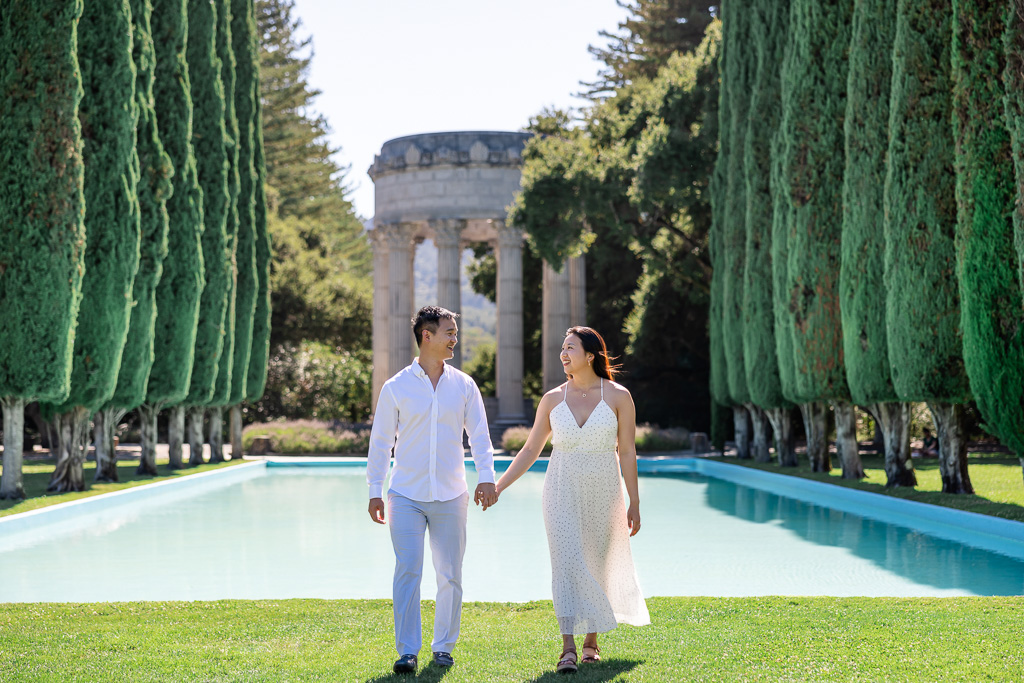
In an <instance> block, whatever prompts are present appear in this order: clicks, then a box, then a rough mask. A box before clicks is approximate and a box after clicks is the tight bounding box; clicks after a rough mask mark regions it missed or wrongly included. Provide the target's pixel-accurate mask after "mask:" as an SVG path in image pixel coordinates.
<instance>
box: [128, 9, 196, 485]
mask: <svg viewBox="0 0 1024 683" xmlns="http://www.w3.org/2000/svg"><path fill="white" fill-rule="evenodd" d="M152 28H153V44H154V47H155V48H156V73H155V78H154V81H153V99H154V102H155V103H156V112H157V116H158V117H159V126H160V140H161V142H162V143H163V146H164V149H165V150H166V151H167V154H168V156H169V157H170V158H171V163H172V165H173V166H174V176H173V178H172V186H173V190H172V194H171V196H170V197H168V198H167V215H168V221H169V222H168V232H167V241H168V251H169V254H172V255H173V256H172V257H170V258H167V259H165V260H164V263H163V274H162V275H161V277H160V282H159V284H158V285H157V290H156V309H157V317H156V324H155V331H154V334H153V342H154V361H153V367H152V368H151V370H150V374H149V384H148V386H147V389H146V402H145V403H144V404H143V405H142V406H141V407H140V409H139V417H140V422H141V424H142V458H141V460H140V462H139V473H140V474H156V418H157V414H158V413H159V411H160V410H161V409H162V408H163V407H164V406H167V405H171V406H175V408H174V409H172V411H171V415H170V419H169V426H168V445H169V447H170V465H171V467H172V468H173V467H180V463H181V436H182V431H183V427H182V422H183V412H182V410H183V409H181V408H178V407H177V405H178V404H180V403H181V401H183V400H184V399H185V396H186V395H187V394H188V390H189V385H190V383H191V378H192V365H193V358H194V354H195V343H196V326H197V322H198V316H199V300H200V294H201V292H202V291H203V287H204V286H205V282H206V280H205V276H204V266H203V253H202V247H201V244H200V235H201V233H202V230H203V194H202V190H201V189H200V188H199V179H198V176H197V174H196V160H195V156H194V155H193V150H192V95H191V85H190V82H189V74H188V66H187V64H186V62H185V44H186V38H185V37H186V34H187V32H188V20H187V18H186V14H185V0H153V15H152Z"/></svg>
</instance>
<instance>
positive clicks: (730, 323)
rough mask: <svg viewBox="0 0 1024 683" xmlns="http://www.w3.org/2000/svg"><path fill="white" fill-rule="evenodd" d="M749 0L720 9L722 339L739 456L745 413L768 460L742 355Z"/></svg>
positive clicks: (752, 61) (744, 446) (752, 56)
mask: <svg viewBox="0 0 1024 683" xmlns="http://www.w3.org/2000/svg"><path fill="white" fill-rule="evenodd" d="M750 15H751V12H750V3H749V2H741V1H740V0H730V1H729V2H726V3H725V4H724V5H723V8H722V40H723V42H724V43H725V50H724V52H723V54H724V60H723V68H722V101H723V104H722V111H724V112H725V113H726V114H725V118H724V119H723V121H722V125H723V126H725V125H728V126H729V136H728V141H729V144H728V147H723V151H722V153H723V155H724V156H723V158H724V164H725V168H724V170H723V173H724V180H723V182H724V183H725V188H724V191H723V197H722V202H721V204H720V205H719V206H718V207H717V208H718V210H720V211H721V219H720V222H719V225H720V226H721V229H722V236H721V246H722V255H721V261H720V264H721V265H722V266H724V267H725V271H724V272H723V273H721V275H722V276H723V277H722V341H723V342H724V344H725V353H726V356H727V357H728V364H727V368H728V369H727V372H726V382H727V383H728V385H729V397H730V398H731V399H732V402H733V403H734V404H735V406H736V408H735V410H734V415H735V419H736V446H737V451H738V455H739V457H740V458H749V457H750V443H749V442H750V439H749V438H748V437H747V430H746V424H747V415H748V413H749V415H750V417H751V418H753V422H754V450H755V452H756V453H757V457H758V460H759V461H762V462H763V461H766V460H767V459H768V440H767V433H766V416H765V414H764V411H762V410H761V409H760V408H758V407H757V406H756V405H754V404H753V403H751V399H750V390H749V389H748V388H747V372H746V369H745V368H746V364H745V363H744V358H743V337H744V330H743V318H744V316H743V285H744V281H743V271H744V259H745V256H746V246H747V179H746V174H745V171H744V165H743V162H744V157H743V154H744V149H745V148H746V138H747V127H748V119H749V116H748V114H749V111H750V87H751V80H752V78H753V75H754V74H753V72H754V69H756V57H757V54H756V52H755V51H754V50H751V49H749V45H750V44H751V36H750Z"/></svg>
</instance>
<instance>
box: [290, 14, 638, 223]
mask: <svg viewBox="0 0 1024 683" xmlns="http://www.w3.org/2000/svg"><path fill="white" fill-rule="evenodd" d="M295 14H296V15H297V17H298V18H299V19H300V20H301V21H302V26H301V27H300V29H299V36H300V37H304V36H306V35H311V36H312V38H313V51H314V56H313V63H312V67H311V71H310V77H309V80H310V84H311V85H312V86H313V87H314V88H318V89H319V90H321V91H323V94H322V95H320V97H318V98H317V99H316V100H315V101H314V107H315V110H316V111H317V112H318V113H321V114H323V115H324V116H325V117H326V118H327V121H328V122H329V124H330V126H331V129H332V131H333V134H332V135H331V143H332V144H333V146H335V147H341V153H340V154H339V155H338V156H337V160H338V161H339V162H340V163H342V164H343V165H351V169H350V171H349V174H348V177H347V180H348V184H349V185H350V186H352V187H353V188H354V192H353V193H352V195H351V198H352V200H353V202H354V203H355V207H356V211H357V212H358V213H359V215H360V216H362V217H364V218H369V217H371V216H372V215H373V182H372V181H371V180H370V178H369V176H367V175H366V169H367V168H369V166H370V164H371V163H372V162H373V155H374V154H376V153H378V152H380V148H381V146H382V145H383V144H384V142H386V141H387V140H390V139H392V138H397V137H401V136H403V135H412V134H416V133H430V132H438V131H455V130H509V131H514V130H519V129H521V128H522V127H523V126H525V125H526V124H527V122H528V120H529V117H530V116H532V115H534V114H536V113H538V112H539V111H540V110H541V109H542V108H544V107H545V106H555V107H560V108H568V107H578V106H580V105H581V104H583V102H582V101H581V100H579V99H577V98H575V97H573V93H576V92H578V91H579V90H581V88H580V85H579V82H580V81H581V80H585V81H591V80H593V79H594V77H595V75H596V74H597V71H598V69H599V67H600V64H599V63H598V62H597V61H596V60H595V59H594V58H593V57H591V55H590V53H588V52H587V45H590V44H594V45H602V46H603V45H604V44H605V43H606V41H605V39H603V38H601V37H600V36H598V31H600V30H602V29H604V30H608V31H613V32H615V31H617V28H618V23H619V22H620V21H622V20H623V19H624V18H625V17H626V11H625V10H623V9H622V8H620V7H618V5H616V4H615V0H515V2H494V1H493V0H492V1H488V0H430V1H428V0H360V1H358V2H356V1H354V0H296V5H295Z"/></svg>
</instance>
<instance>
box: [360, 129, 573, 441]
mask: <svg viewBox="0 0 1024 683" xmlns="http://www.w3.org/2000/svg"><path fill="white" fill-rule="evenodd" d="M530 137H531V134H529V133H505V132H492V131H481V132H453V133H425V134H422V135H409V136H406V137H401V138H396V139H394V140H389V141H388V142H385V143H384V146H383V147H382V148H381V151H380V154H378V155H377V156H376V157H375V158H374V161H373V165H372V166H371V167H370V169H369V175H370V178H371V179H372V180H373V183H374V193H375V200H374V208H375V215H374V219H373V228H372V229H371V231H370V233H369V236H370V240H371V243H372V246H373V406H374V409H376V405H377V397H378V395H379V394H380V389H381V387H382V386H383V384H384V382H385V381H386V380H387V379H388V378H389V377H391V376H392V375H393V374H395V373H396V372H398V371H399V370H401V369H402V368H403V367H405V366H406V365H408V364H409V363H410V361H411V360H412V358H413V357H414V356H415V355H416V344H415V341H414V340H413V336H412V332H411V328H410V320H411V318H412V316H413V315H414V314H415V311H414V310H413V306H414V298H413V292H414V286H415V283H414V281H413V258H414V256H415V253H416V250H415V245H416V244H417V243H419V242H422V241H423V240H425V239H431V240H433V241H434V245H435V246H436V247H437V253H438V257H437V267H438V272H437V298H436V302H437V304H438V305H439V306H443V307H445V308H448V309H450V310H453V311H459V310H460V308H461V296H460V294H459V282H460V275H461V254H462V250H463V249H464V248H465V247H466V246H468V245H469V244H471V243H474V242H487V243H490V244H491V245H493V246H494V250H495V255H496V257H497V266H498V282H497V299H498V300H497V304H498V309H497V320H498V325H497V347H498V349H497V359H496V363H497V377H496V382H495V386H496V387H497V394H498V396H497V399H496V400H494V399H491V400H487V399H485V404H487V412H488V418H489V420H490V421H491V422H492V423H494V424H497V425H509V424H523V423H528V422H529V421H530V420H531V419H532V417H533V416H532V406H531V404H529V402H526V401H524V399H523V237H524V235H523V233H522V231H521V230H519V229H518V228H516V227H515V226H513V225H509V224H508V223H507V221H506V213H507V209H508V207H509V205H511V204H512V199H513V197H514V195H515V193H516V192H517V191H518V190H519V180H520V174H521V170H520V169H521V166H522V152H523V147H524V146H525V145H526V141H527V140H528V139H529V138H530ZM562 265H563V267H562V268H561V269H560V270H561V272H556V271H555V269H554V268H552V267H551V266H550V265H548V264H547V263H545V264H544V283H543V286H544V299H543V301H544V304H543V312H542V315H543V349H544V359H543V360H544V366H543V367H544V371H543V372H544V387H545V389H547V388H551V387H554V386H557V385H558V384H560V383H561V382H562V381H564V377H565V375H564V374H563V373H562V367H561V364H560V363H559V361H558V351H559V349H560V348H561V345H562V339H563V335H564V334H565V330H566V328H568V327H570V326H571V325H582V324H585V320H586V311H585V303H584V302H585V299H586V290H585V277H584V263H583V257H578V258H572V259H569V260H568V262H567V263H565V264H562ZM453 363H454V364H455V365H456V366H458V365H460V363H461V354H460V353H459V350H458V347H456V356H455V358H454V359H453Z"/></svg>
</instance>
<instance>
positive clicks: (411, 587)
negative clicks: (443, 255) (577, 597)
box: [366, 306, 498, 673]
mask: <svg viewBox="0 0 1024 683" xmlns="http://www.w3.org/2000/svg"><path fill="white" fill-rule="evenodd" d="M456 318H458V314H457V313H453V312H451V311H449V310H446V309H444V308H441V307H439V306H425V307H423V308H421V309H420V310H419V312H418V313H417V314H416V317H415V318H413V320H412V323H413V336H415V338H416V344H417V346H418V347H419V351H420V355H419V357H418V358H416V359H415V360H413V362H412V364H411V365H409V366H408V367H406V368H405V369H403V370H402V371H400V372H399V373H398V374H396V375H395V376H394V377H392V378H391V379H389V380H388V381H387V382H385V383H384V386H383V387H382V388H381V391H380V397H379V398H378V399H377V412H376V414H375V415H374V418H373V429H372V430H371V431H370V451H369V455H368V456H367V460H366V482H367V484H369V486H370V507H369V512H370V519H372V520H373V521H374V522H376V523H378V524H385V517H384V499H383V490H384V477H385V476H386V475H387V471H388V465H389V463H390V460H391V449H392V447H394V456H395V467H394V470H393V471H392V473H391V484H390V487H389V489H388V504H387V507H388V519H389V520H390V526H391V543H392V545H393V546H394V548H395V579H394V584H393V589H392V592H393V599H394V613H395V646H396V648H397V649H398V654H399V659H398V661H396V662H395V665H394V671H395V673H413V672H415V671H416V665H417V655H418V653H419V651H420V646H421V645H422V643H421V637H420V579H421V576H422V574H423V537H424V532H425V531H426V530H427V529H430V550H431V554H432V555H433V560H434V570H435V572H436V573H437V601H436V608H435V613H434V641H433V644H432V647H431V649H432V650H433V653H434V659H433V661H434V663H435V664H437V665H439V666H443V667H449V666H452V664H454V663H455V660H454V659H453V658H452V655H451V653H452V650H453V649H454V648H455V641H456V640H457V639H458V637H459V622H460V619H461V617H462V558H463V555H464V554H465V551H466V511H467V509H468V507H469V504H468V501H469V491H468V489H467V487H466V468H465V461H464V458H465V453H464V451H463V449H462V432H463V430H466V432H468V433H469V447H470V450H471V452H472V454H473V460H474V462H475V463H476V470H477V475H478V484H477V487H476V492H475V493H474V495H473V500H474V502H475V503H476V504H477V505H481V504H482V505H483V508H484V509H485V510H486V509H487V508H488V507H490V506H491V505H493V504H495V503H496V502H497V500H498V496H497V494H496V493H495V492H494V452H493V449H492V447H491V437H490V435H489V433H488V430H487V417H486V415H485V414H484V402H483V399H482V398H481V397H480V389H479V388H478V387H477V385H476V383H475V382H474V381H473V379H472V378H471V377H470V376H469V375H467V374H466V373H464V372H462V371H461V370H458V369H456V368H453V367H451V366H450V365H448V364H447V363H446V362H445V361H447V360H450V359H451V358H452V356H453V355H454V350H455V345H456V344H457V343H458V341H459V337H458V334H459V327H458V325H457V324H456V322H455V320H456Z"/></svg>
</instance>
